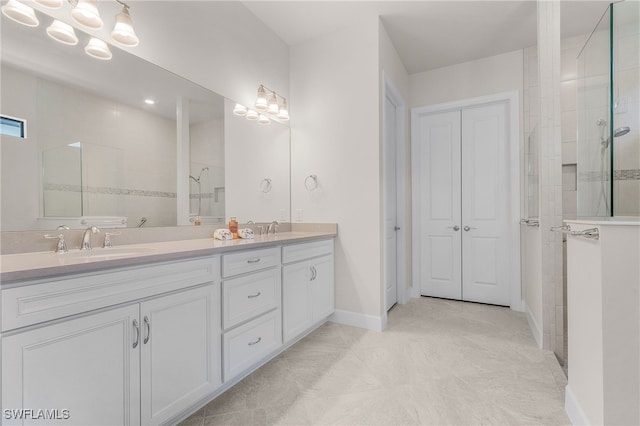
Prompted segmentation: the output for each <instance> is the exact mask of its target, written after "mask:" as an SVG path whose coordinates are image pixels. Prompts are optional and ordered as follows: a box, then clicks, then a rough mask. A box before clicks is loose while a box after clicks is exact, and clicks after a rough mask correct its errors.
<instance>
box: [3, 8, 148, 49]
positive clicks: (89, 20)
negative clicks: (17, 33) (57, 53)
mask: <svg viewBox="0 0 640 426" xmlns="http://www.w3.org/2000/svg"><path fill="white" fill-rule="evenodd" d="M114 1H115V2H116V3H118V4H120V5H121V6H122V11H120V13H118V14H117V15H116V17H115V22H116V23H115V26H114V27H113V31H112V32H111V37H112V38H113V40H114V41H115V42H116V43H117V44H120V45H122V46H126V47H135V46H137V45H138V44H139V43H140V40H139V39H138V36H137V35H136V32H135V31H134V29H133V19H131V14H130V13H129V5H128V4H126V3H125V2H123V1H122V0H114ZM34 2H35V3H37V4H39V5H41V6H44V7H46V8H49V9H59V8H61V7H62V6H63V5H64V3H65V0H34ZM67 2H68V3H69V4H70V5H71V6H72V9H71V18H73V20H74V21H75V22H76V23H78V24H80V25H81V26H83V27H86V28H89V29H91V30H98V29H100V28H102V27H103V25H104V23H103V22H102V18H100V12H99V11H98V0H67ZM2 13H3V14H4V15H5V16H6V17H7V18H9V19H11V20H13V21H15V22H18V23H20V24H22V25H26V26H28V27H37V26H38V25H39V24H40V21H39V20H38V17H37V16H36V13H35V11H34V10H33V8H32V7H30V6H27V5H26V4H24V3H22V2H21V1H19V0H9V1H8V2H7V4H5V5H4V6H2ZM47 34H48V35H49V36H50V37H51V38H52V39H54V40H56V41H59V42H60V43H64V44H68V45H75V44H78V37H77V36H76V33H75V31H74V28H73V27H72V26H71V25H69V24H67V23H64V22H62V21H60V20H58V19H54V20H53V23H52V24H51V25H50V26H49V27H48V28H47ZM93 40H94V39H91V40H90V41H89V44H88V45H87V47H86V48H85V52H87V54H88V55H90V56H92V57H94V58H98V59H103V60H108V59H111V57H112V54H111V51H110V50H109V46H108V45H107V44H106V43H105V42H104V41H102V40H99V41H93ZM95 40H98V39H95Z"/></svg>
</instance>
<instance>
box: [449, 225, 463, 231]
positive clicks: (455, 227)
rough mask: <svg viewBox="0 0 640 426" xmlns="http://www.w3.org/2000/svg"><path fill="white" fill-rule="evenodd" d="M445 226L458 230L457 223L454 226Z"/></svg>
mask: <svg viewBox="0 0 640 426" xmlns="http://www.w3.org/2000/svg"><path fill="white" fill-rule="evenodd" d="M447 228H450V229H453V230H454V231H459V230H460V227H459V226H458V225H455V226H447Z"/></svg>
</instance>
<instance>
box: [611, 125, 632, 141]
mask: <svg viewBox="0 0 640 426" xmlns="http://www.w3.org/2000/svg"><path fill="white" fill-rule="evenodd" d="M630 131H631V128H630V127H629V126H625V127H618V128H617V129H616V130H614V131H613V137H614V138H619V137H620V136H624V135H626V134H627V133H629V132H630Z"/></svg>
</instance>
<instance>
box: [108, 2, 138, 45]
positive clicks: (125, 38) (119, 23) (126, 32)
mask: <svg viewBox="0 0 640 426" xmlns="http://www.w3.org/2000/svg"><path fill="white" fill-rule="evenodd" d="M111 37H113V39H114V40H115V41H116V42H118V43H120V44H122V45H124V46H131V47H133V46H137V45H138V43H140V40H139V39H138V36H137V35H136V33H135V31H133V19H131V15H129V8H128V7H123V8H122V12H120V13H118V14H117V15H116V25H115V26H114V27H113V31H112V32H111Z"/></svg>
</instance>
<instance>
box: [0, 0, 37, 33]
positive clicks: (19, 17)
mask: <svg viewBox="0 0 640 426" xmlns="http://www.w3.org/2000/svg"><path fill="white" fill-rule="evenodd" d="M2 13H3V14H4V16H6V17H7V18H9V19H11V20H12V21H15V22H17V23H19V24H22V25H26V26H28V27H37V26H38V24H40V21H38V18H37V17H36V13H35V12H34V11H33V8H31V7H29V6H27V5H26V4H22V3H20V2H19V1H17V0H9V1H8V2H7V4H5V5H4V6H2Z"/></svg>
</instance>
